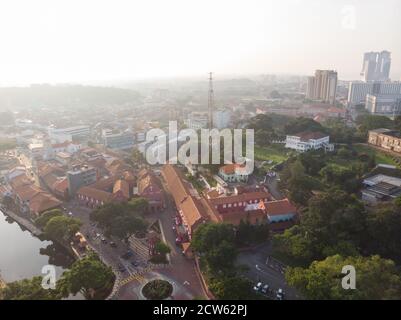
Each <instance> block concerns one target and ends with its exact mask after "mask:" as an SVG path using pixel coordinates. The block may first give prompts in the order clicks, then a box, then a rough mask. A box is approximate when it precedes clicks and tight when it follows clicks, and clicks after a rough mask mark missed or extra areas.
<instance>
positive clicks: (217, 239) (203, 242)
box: [191, 223, 237, 274]
mask: <svg viewBox="0 0 401 320" xmlns="http://www.w3.org/2000/svg"><path fill="white" fill-rule="evenodd" d="M234 241H235V233H234V228H233V226H231V225H228V224H224V223H219V224H217V223H206V224H203V225H201V226H200V227H199V228H198V229H197V230H196V231H195V234H194V236H193V238H192V241H191V245H192V248H193V249H194V250H195V251H196V252H197V253H199V254H200V255H201V257H202V259H203V260H204V261H205V262H206V264H207V266H208V271H209V272H210V273H212V274H216V273H220V272H223V271H224V272H228V271H230V269H231V271H233V265H234V262H235V259H236V257H237V250H236V248H235V245H234Z"/></svg>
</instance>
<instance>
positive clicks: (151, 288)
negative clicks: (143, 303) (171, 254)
mask: <svg viewBox="0 0 401 320" xmlns="http://www.w3.org/2000/svg"><path fill="white" fill-rule="evenodd" d="M142 293H143V295H144V296H145V298H146V299H149V300H163V299H166V298H168V297H170V296H171V294H172V293H173V286H172V285H171V284H170V282H168V281H166V280H160V279H157V280H152V281H150V282H148V283H147V284H146V285H145V286H144V287H143V288H142Z"/></svg>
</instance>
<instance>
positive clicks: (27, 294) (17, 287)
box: [0, 277, 61, 300]
mask: <svg viewBox="0 0 401 320" xmlns="http://www.w3.org/2000/svg"><path fill="white" fill-rule="evenodd" d="M42 279H43V278H42V277H33V278H32V279H23V280H19V281H14V282H10V283H8V284H7V286H6V287H5V288H4V289H1V290H0V297H1V298H2V299H4V300H58V299H60V298H61V295H60V294H59V292H58V291H57V290H51V289H49V290H46V289H43V287H42Z"/></svg>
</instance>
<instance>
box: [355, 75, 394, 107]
mask: <svg viewBox="0 0 401 320" xmlns="http://www.w3.org/2000/svg"><path fill="white" fill-rule="evenodd" d="M368 94H371V95H390V96H394V95H401V82H380V81H369V82H361V81H352V82H350V84H349V89H348V105H349V106H355V105H356V104H360V103H365V101H366V95H368Z"/></svg>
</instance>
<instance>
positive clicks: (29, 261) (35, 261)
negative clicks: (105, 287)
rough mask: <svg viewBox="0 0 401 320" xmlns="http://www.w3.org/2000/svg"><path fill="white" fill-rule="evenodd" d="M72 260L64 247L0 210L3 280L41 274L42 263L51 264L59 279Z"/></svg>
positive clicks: (0, 261)
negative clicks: (37, 233)
mask: <svg viewBox="0 0 401 320" xmlns="http://www.w3.org/2000/svg"><path fill="white" fill-rule="evenodd" d="M73 262H74V259H73V257H71V256H70V255H69V254H68V253H67V252H66V250H65V249H64V248H62V247H61V246H59V245H57V244H55V243H53V242H52V241H48V240H46V239H41V238H38V237H35V236H33V235H32V234H31V233H30V232H29V231H28V230H25V229H24V228H23V227H22V226H20V225H19V224H18V223H16V222H14V221H13V220H12V219H10V218H8V217H7V216H6V215H5V214H4V213H3V212H2V211H0V274H1V277H2V278H3V279H4V280H5V281H6V282H12V281H16V280H21V279H25V278H32V277H34V276H37V275H42V274H41V272H42V268H43V266H45V265H54V266H55V268H56V276H57V278H59V277H60V276H61V275H62V273H63V271H65V270H67V269H68V267H70V266H71V264H72V263H73ZM70 299H82V296H81V295H77V297H70Z"/></svg>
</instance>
